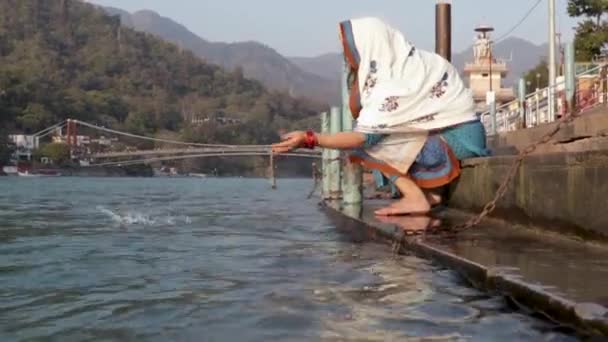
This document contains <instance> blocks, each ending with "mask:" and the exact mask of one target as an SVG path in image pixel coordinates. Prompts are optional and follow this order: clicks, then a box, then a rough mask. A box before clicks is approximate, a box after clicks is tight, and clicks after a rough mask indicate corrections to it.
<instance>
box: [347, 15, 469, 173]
mask: <svg viewBox="0 0 608 342" xmlns="http://www.w3.org/2000/svg"><path fill="white" fill-rule="evenodd" d="M340 33H341V40H342V45H343V50H344V57H345V60H346V62H347V63H348V66H349V68H350V70H353V71H356V75H357V77H356V78H355V79H354V80H353V83H352V86H351V87H350V88H349V91H350V96H349V105H350V108H351V113H352V114H353V117H354V118H356V119H357V124H356V127H355V129H354V130H355V131H357V132H361V133H374V134H389V136H388V137H387V138H386V139H382V141H381V142H380V143H377V144H376V145H374V146H373V148H369V149H367V150H366V151H365V152H366V153H367V154H368V155H370V156H373V158H375V159H378V160H380V161H382V162H383V163H385V164H387V165H390V167H391V168H393V169H395V170H398V172H399V173H403V174H405V173H407V171H408V170H409V169H410V167H411V166H412V164H413V163H414V162H415V158H416V156H417V155H418V154H419V153H420V151H421V149H422V148H423V146H424V144H425V141H426V139H427V136H428V134H429V132H430V131H433V130H440V129H443V128H445V127H450V126H454V125H458V124H460V123H463V122H468V121H471V120H475V119H476V116H475V114H474V113H473V109H474V103H473V97H472V93H471V91H470V89H468V88H467V87H466V86H465V85H464V82H463V81H462V79H461V78H460V75H459V74H458V70H456V68H455V67H454V66H453V65H451V64H450V63H449V62H448V61H446V60H445V59H444V58H442V57H440V56H438V55H437V54H435V53H432V52H427V51H423V50H420V49H416V48H415V47H414V46H413V45H412V43H411V42H409V41H408V40H407V39H406V37H405V36H404V35H403V34H402V33H401V32H399V31H398V30H396V29H394V28H393V27H391V26H389V25H387V24H386V23H384V22H382V21H381V20H380V19H377V18H360V19H353V20H348V21H344V22H342V23H341V24H340Z"/></svg>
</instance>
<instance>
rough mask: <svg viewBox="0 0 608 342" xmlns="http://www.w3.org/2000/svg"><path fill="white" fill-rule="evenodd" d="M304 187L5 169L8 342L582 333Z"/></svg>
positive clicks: (495, 337)
mask: <svg viewBox="0 0 608 342" xmlns="http://www.w3.org/2000/svg"><path fill="white" fill-rule="evenodd" d="M310 186H311V182H310V181H309V180H280V181H279V189H278V190H277V191H271V190H270V189H269V188H270V187H269V184H268V182H267V181H264V180H252V179H158V178H157V179H127V178H105V179H103V178H52V179H51V178H46V179H45V178H37V179H36V178H32V179H23V178H7V177H3V178H2V177H0V194H2V195H1V196H0V340H1V341H38V340H40V341H42V340H44V341H48V340H51V341H89V340H90V341H239V342H244V341H269V340H289V341H343V340H357V341H360V340H365V341H375V340H377V341H387V340H406V341H407V340H412V341H417V340H425V339H424V338H433V340H440V341H443V340H445V341H539V340H541V341H571V340H576V338H575V337H573V336H569V335H567V334H565V333H564V332H563V331H562V330H560V329H556V327H554V326H553V325H551V324H550V323H548V322H546V321H542V320H540V319H537V318H533V317H531V316H527V315H525V314H524V313H523V312H521V311H518V310H516V309H514V308H512V307H510V306H508V305H507V303H506V302H505V301H504V300H503V299H502V298H497V297H490V296H487V295H485V294H483V293H480V292H478V291H476V290H474V289H472V288H469V287H468V286H467V285H466V284H464V283H463V282H462V281H461V280H460V279H459V278H458V277H457V275H456V274H455V273H453V272H452V271H449V270H446V269H443V268H440V267H438V266H437V265H434V264H432V263H430V262H428V261H425V260H422V259H419V258H416V257H412V256H398V257H397V256H394V255H392V254H391V252H390V246H385V245H380V244H375V243H371V242H370V243H354V242H352V240H350V239H349V237H348V236H346V235H344V234H345V233H340V231H339V230H337V229H336V227H334V226H332V223H331V222H330V221H329V220H328V218H327V217H326V216H325V215H324V213H323V212H322V211H321V210H320V209H319V208H318V207H317V205H316V202H315V201H314V200H306V199H305V197H306V195H307V193H308V191H309V190H310Z"/></svg>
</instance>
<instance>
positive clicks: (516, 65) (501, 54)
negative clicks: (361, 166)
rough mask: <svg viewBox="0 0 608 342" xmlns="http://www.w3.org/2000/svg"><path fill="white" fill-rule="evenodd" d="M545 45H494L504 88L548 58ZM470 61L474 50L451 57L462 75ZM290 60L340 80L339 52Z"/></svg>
mask: <svg viewBox="0 0 608 342" xmlns="http://www.w3.org/2000/svg"><path fill="white" fill-rule="evenodd" d="M547 49H548V47H547V44H543V45H535V44H533V43H530V42H529V41H527V40H525V39H521V38H516V37H512V38H507V39H505V40H503V41H501V42H499V43H498V44H496V46H494V54H495V56H496V57H497V58H501V59H505V60H506V61H507V64H508V66H509V74H508V76H507V78H506V79H505V86H507V87H508V86H511V85H513V84H515V83H516V80H517V79H519V77H521V76H522V75H523V74H524V73H526V72H527V71H528V70H530V69H532V68H534V67H535V66H536V65H537V64H538V62H539V61H540V60H541V58H543V57H545V56H547V52H548V51H547ZM472 60H473V47H469V48H468V49H466V50H464V51H462V52H460V53H456V54H454V55H453V56H452V62H453V63H454V65H455V66H456V68H458V70H460V71H461V72H462V70H463V69H464V65H465V63H466V62H468V61H472ZM291 61H292V62H293V63H295V64H297V65H298V66H299V67H300V68H302V69H304V70H305V71H308V72H310V73H317V74H318V75H334V76H335V79H334V81H335V82H338V80H339V76H338V75H339V72H338V73H337V72H335V70H340V67H341V63H342V55H341V54H338V53H333V54H325V55H322V56H319V57H313V58H291Z"/></svg>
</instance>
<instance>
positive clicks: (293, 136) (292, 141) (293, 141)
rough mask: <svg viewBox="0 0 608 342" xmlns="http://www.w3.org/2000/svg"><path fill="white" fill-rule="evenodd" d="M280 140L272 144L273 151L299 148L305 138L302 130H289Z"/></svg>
mask: <svg viewBox="0 0 608 342" xmlns="http://www.w3.org/2000/svg"><path fill="white" fill-rule="evenodd" d="M281 140H282V141H281V142H280V143H278V144H273V145H272V152H273V153H286V152H289V151H293V150H295V149H297V148H299V147H300V146H302V144H303V143H304V141H305V140H306V133H305V132H302V131H295V132H290V133H287V134H285V135H283V136H282V137H281Z"/></svg>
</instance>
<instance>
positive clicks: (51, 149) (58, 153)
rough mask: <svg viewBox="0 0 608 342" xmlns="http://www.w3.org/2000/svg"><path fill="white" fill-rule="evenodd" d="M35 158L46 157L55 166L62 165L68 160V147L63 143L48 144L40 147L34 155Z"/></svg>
mask: <svg viewBox="0 0 608 342" xmlns="http://www.w3.org/2000/svg"><path fill="white" fill-rule="evenodd" d="M35 157H36V158H37V159H38V158H40V157H46V158H49V159H50V160H52V161H53V163H54V164H55V165H62V164H64V163H65V162H67V161H69V160H70V147H69V146H68V145H67V144H64V143H50V144H46V145H42V146H41V147H40V149H39V150H38V151H37V152H36V153H35Z"/></svg>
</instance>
